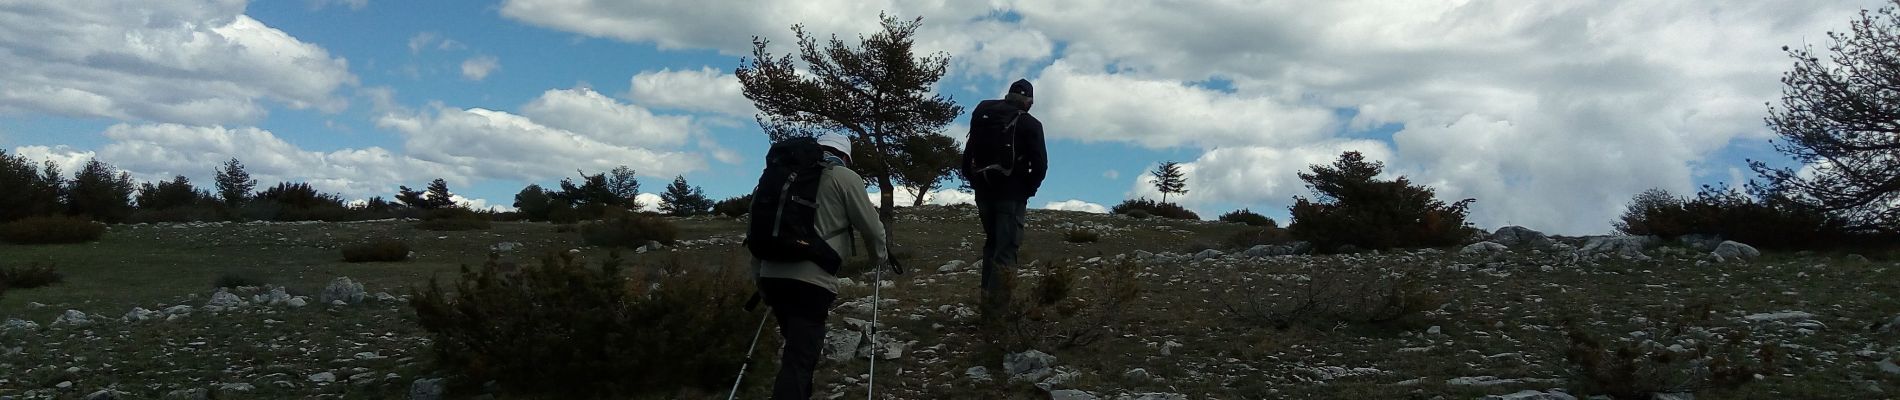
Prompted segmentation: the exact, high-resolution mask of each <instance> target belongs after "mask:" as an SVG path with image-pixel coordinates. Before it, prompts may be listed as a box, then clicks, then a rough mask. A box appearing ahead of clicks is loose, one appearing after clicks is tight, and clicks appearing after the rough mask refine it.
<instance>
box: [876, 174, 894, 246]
mask: <svg viewBox="0 0 1900 400" xmlns="http://www.w3.org/2000/svg"><path fill="white" fill-rule="evenodd" d="M896 191H897V188H896V187H895V185H892V184H891V177H890V176H889V175H886V176H880V177H878V178H877V200H878V201H877V220H878V222H881V223H883V224H884V243H885V245H886V247H896V246H897V229H896V227H897V225H896V222H897V213H896V206H897V205H896V203H897V196H895V194H896V193H895V192H896Z"/></svg>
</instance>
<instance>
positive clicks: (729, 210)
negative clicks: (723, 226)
mask: <svg viewBox="0 0 1900 400" xmlns="http://www.w3.org/2000/svg"><path fill="white" fill-rule="evenodd" d="M750 213H752V195H750V194H747V195H744V196H739V197H733V198H729V199H725V200H720V201H719V202H718V203H713V214H719V215H724V216H728V217H733V218H738V217H743V216H745V215H746V214H750Z"/></svg>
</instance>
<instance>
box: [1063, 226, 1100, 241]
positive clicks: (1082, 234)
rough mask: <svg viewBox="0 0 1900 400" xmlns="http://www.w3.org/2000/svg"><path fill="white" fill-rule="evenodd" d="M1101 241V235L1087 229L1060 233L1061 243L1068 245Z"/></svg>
mask: <svg viewBox="0 0 1900 400" xmlns="http://www.w3.org/2000/svg"><path fill="white" fill-rule="evenodd" d="M1101 240H1102V234H1099V233H1095V231H1091V230H1087V229H1070V230H1069V231H1068V232H1063V233H1062V241H1064V242H1069V243H1095V242H1097V241H1101Z"/></svg>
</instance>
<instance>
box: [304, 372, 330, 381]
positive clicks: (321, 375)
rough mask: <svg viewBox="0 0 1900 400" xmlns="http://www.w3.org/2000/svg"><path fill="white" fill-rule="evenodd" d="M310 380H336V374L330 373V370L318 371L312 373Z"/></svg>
mask: <svg viewBox="0 0 1900 400" xmlns="http://www.w3.org/2000/svg"><path fill="white" fill-rule="evenodd" d="M310 381H311V382H316V383H330V382H336V374H334V373H330V372H318V373H314V374H310Z"/></svg>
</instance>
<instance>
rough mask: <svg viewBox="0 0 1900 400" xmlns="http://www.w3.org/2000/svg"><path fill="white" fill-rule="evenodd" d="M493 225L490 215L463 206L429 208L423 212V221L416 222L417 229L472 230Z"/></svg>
mask: <svg viewBox="0 0 1900 400" xmlns="http://www.w3.org/2000/svg"><path fill="white" fill-rule="evenodd" d="M492 226H493V225H492V224H491V223H490V222H489V221H488V216H486V215H482V214H481V213H478V212H475V211H471V210H469V209H466V208H461V207H450V208H439V209H434V210H428V211H426V212H424V213H423V216H422V222H417V223H416V229H421V230H426V231H472V230H482V229H488V228H490V227H492Z"/></svg>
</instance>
